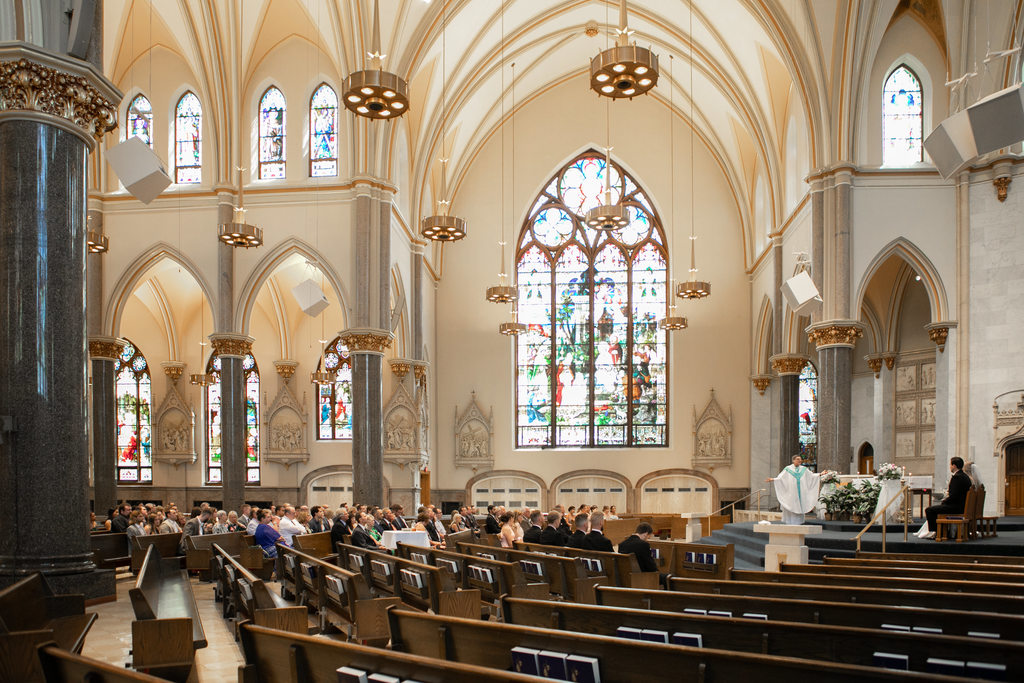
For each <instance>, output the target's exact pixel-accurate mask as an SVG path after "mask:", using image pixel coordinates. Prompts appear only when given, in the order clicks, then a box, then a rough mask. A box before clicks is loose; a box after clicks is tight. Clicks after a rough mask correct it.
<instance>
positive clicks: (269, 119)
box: [260, 87, 287, 179]
mask: <svg viewBox="0 0 1024 683" xmlns="http://www.w3.org/2000/svg"><path fill="white" fill-rule="evenodd" d="M286 113H287V112H286V107H285V103H284V94H283V93H282V92H281V91H280V90H278V89H277V88H274V87H270V88H267V91H266V92H265V93H263V97H261V98H260V178H262V179H273V178H284V139H285V136H284V123H285V114H286Z"/></svg>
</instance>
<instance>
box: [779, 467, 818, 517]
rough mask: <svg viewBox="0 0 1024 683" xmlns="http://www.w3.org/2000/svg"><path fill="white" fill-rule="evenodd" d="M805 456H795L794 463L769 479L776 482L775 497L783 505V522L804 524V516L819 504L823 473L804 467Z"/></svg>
mask: <svg viewBox="0 0 1024 683" xmlns="http://www.w3.org/2000/svg"><path fill="white" fill-rule="evenodd" d="M803 462H804V460H803V458H801V457H800V456H799V455H794V456H793V464H792V465H788V466H787V467H785V468H783V470H782V471H781V472H779V476H777V477H775V478H774V479H768V480H767V481H773V482H775V497H776V498H778V499H779V505H780V506H781V507H782V523H783V524H803V523H804V516H805V515H806V514H807V513H808V512H810V511H811V510H813V509H814V506H815V505H817V504H818V485H819V483H820V481H821V475H819V474H818V473H817V472H812V471H811V470H810V469H808V468H806V467H804V465H803Z"/></svg>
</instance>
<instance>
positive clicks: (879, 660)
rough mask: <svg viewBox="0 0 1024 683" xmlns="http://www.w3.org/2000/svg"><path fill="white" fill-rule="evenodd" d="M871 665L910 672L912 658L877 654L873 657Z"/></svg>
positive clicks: (888, 653) (884, 653)
mask: <svg viewBox="0 0 1024 683" xmlns="http://www.w3.org/2000/svg"><path fill="white" fill-rule="evenodd" d="M871 663H872V664H873V665H874V666H880V667H883V668H885V669H897V670H899V671H910V657H909V656H907V655H900V654H894V653H892V652H876V653H874V654H873V655H872V656H871Z"/></svg>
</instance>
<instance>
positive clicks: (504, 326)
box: [498, 62, 526, 337]
mask: <svg viewBox="0 0 1024 683" xmlns="http://www.w3.org/2000/svg"><path fill="white" fill-rule="evenodd" d="M509 119H510V120H509V123H510V124H511V125H512V206H515V205H516V63H515V62H512V115H511V116H510V117H509ZM502 196H503V197H504V195H502ZM502 203H504V202H502ZM502 239H504V233H502ZM504 260H505V255H504V247H503V248H502V263H503V264H504ZM512 289H513V290H514V291H515V299H513V300H512V301H511V302H510V303H511V304H512V305H511V309H512V321H511V322H506V323H501V324H500V325H498V331H499V332H501V333H502V334H503V335H505V336H507V337H514V336H516V335H517V334H523V333H524V332H526V325H525V324H523V323H521V322H519V288H518V287H513V288H512Z"/></svg>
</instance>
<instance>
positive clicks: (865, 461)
mask: <svg viewBox="0 0 1024 683" xmlns="http://www.w3.org/2000/svg"><path fill="white" fill-rule="evenodd" d="M857 471H858V472H859V473H861V474H872V473H873V472H874V471H875V449H874V447H873V446H872V445H871V444H869V443H866V444H864V445H863V446H862V447H861V449H860V456H859V457H858V458H857Z"/></svg>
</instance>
